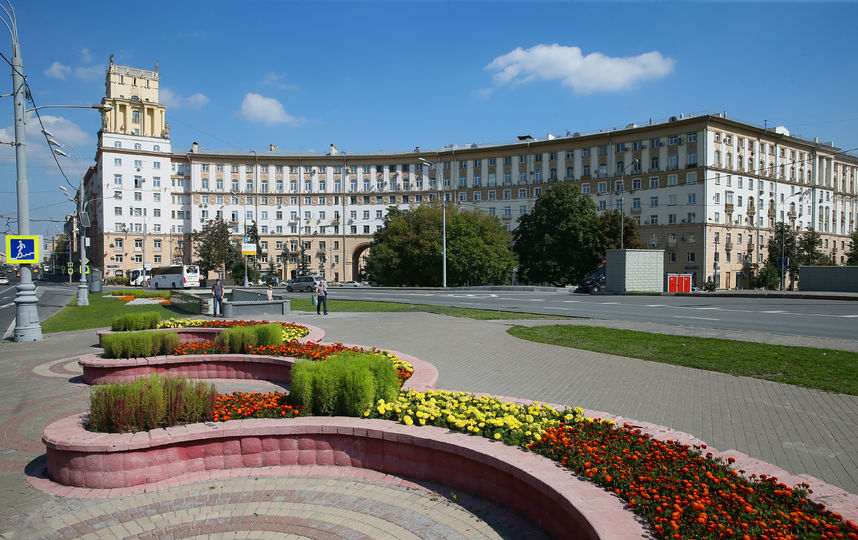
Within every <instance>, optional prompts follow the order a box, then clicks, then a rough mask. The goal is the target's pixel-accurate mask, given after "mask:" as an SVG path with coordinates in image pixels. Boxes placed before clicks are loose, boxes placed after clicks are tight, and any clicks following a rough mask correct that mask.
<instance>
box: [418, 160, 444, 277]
mask: <svg viewBox="0 0 858 540" xmlns="http://www.w3.org/2000/svg"><path fill="white" fill-rule="evenodd" d="M420 162H421V163H423V164H424V165H426V166H427V167H428V168H429V169H430V170H431V169H435V180H436V181H437V180H438V174H439V171H440V170H441V156H440V155H439V156H438V163H436V164H432V163H430V162H429V160H427V159H424V158H420ZM441 259H442V262H441V287H442V288H445V289H446V288H447V194H446V193H445V192H444V179H443V178H441Z"/></svg>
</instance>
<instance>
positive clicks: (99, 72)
mask: <svg viewBox="0 0 858 540" xmlns="http://www.w3.org/2000/svg"><path fill="white" fill-rule="evenodd" d="M104 72H105V69H104V66H89V67H83V66H79V67H76V68H74V74H75V76H76V77H77V78H78V79H85V80H91V79H98V78H101V77H104Z"/></svg>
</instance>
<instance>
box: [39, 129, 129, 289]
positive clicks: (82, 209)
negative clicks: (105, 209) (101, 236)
mask: <svg viewBox="0 0 858 540" xmlns="http://www.w3.org/2000/svg"><path fill="white" fill-rule="evenodd" d="M42 133H44V135H45V137H46V138H47V140H48V144H49V145H50V146H51V147H52V149H53V152H54V154H56V155H58V156H63V157H66V158H70V159H72V160H74V161H76V162H77V164H78V167H79V168H80V183H79V184H78V189H77V193H76V194H75V195H74V196H72V195H71V193H70V192H69V190H68V188H67V187H66V186H60V189H61V190H62V191H63V193H64V194H65V195H66V197H67V198H68V200H69V201H72V202H74V203H76V204H77V226H78V231H79V234H80V241H79V242H80V283H79V285H78V288H77V305H78V306H88V305H89V291H88V289H87V283H86V267H87V263H88V262H89V261H88V260H87V258H86V228H87V227H89V226H90V222H89V214H87V213H86V205H88V204H90V203H92V202H94V201H96V200H98V199H92V200H85V190H84V188H85V186H84V181H85V173H84V171H83V163H82V161H81V159H80V157H79V154H78V153H77V151H76V150H75V149H74V148H73V147H71V146H69V145H66V144H61V143H59V142H57V141H56V140H54V139H53V138H52V136H51V134H50V133H48V132H47V131H45V130H42ZM144 256H145V254H144Z"/></svg>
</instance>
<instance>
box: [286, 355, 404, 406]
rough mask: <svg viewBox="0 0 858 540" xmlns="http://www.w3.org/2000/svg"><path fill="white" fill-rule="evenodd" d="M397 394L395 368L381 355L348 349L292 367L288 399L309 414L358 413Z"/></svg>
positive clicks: (304, 361) (301, 362) (394, 397)
mask: <svg viewBox="0 0 858 540" xmlns="http://www.w3.org/2000/svg"><path fill="white" fill-rule="evenodd" d="M398 393H399V378H398V377H397V373H396V370H395V369H394V367H393V365H392V364H391V362H390V360H389V359H388V358H386V357H385V356H383V355H381V354H377V353H366V352H355V351H347V352H344V353H340V354H336V355H333V356H331V357H330V358H328V359H327V360H325V361H324V362H312V361H307V360H302V361H300V362H297V363H296V364H295V365H294V366H292V374H291V393H290V399H291V401H292V403H294V404H296V405H298V406H300V407H301V409H302V410H303V411H305V412H306V413H308V414H316V415H329V416H332V415H340V416H361V415H362V414H363V413H364V412H365V411H366V410H368V409H369V408H370V407H372V404H373V403H374V402H376V401H377V400H380V399H387V400H392V399H396V396H397V395H398Z"/></svg>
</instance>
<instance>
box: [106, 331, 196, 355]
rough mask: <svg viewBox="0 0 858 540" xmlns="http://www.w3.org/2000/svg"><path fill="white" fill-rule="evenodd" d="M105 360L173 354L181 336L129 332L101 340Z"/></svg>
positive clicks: (166, 333) (170, 333)
mask: <svg viewBox="0 0 858 540" xmlns="http://www.w3.org/2000/svg"><path fill="white" fill-rule="evenodd" d="M101 345H102V347H103V348H104V357H105V358H145V357H149V356H157V355H161V354H173V351H174V350H175V349H176V347H178V346H179V336H178V335H177V334H174V333H172V332H127V333H122V334H108V335H106V336H103V337H102V338H101Z"/></svg>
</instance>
